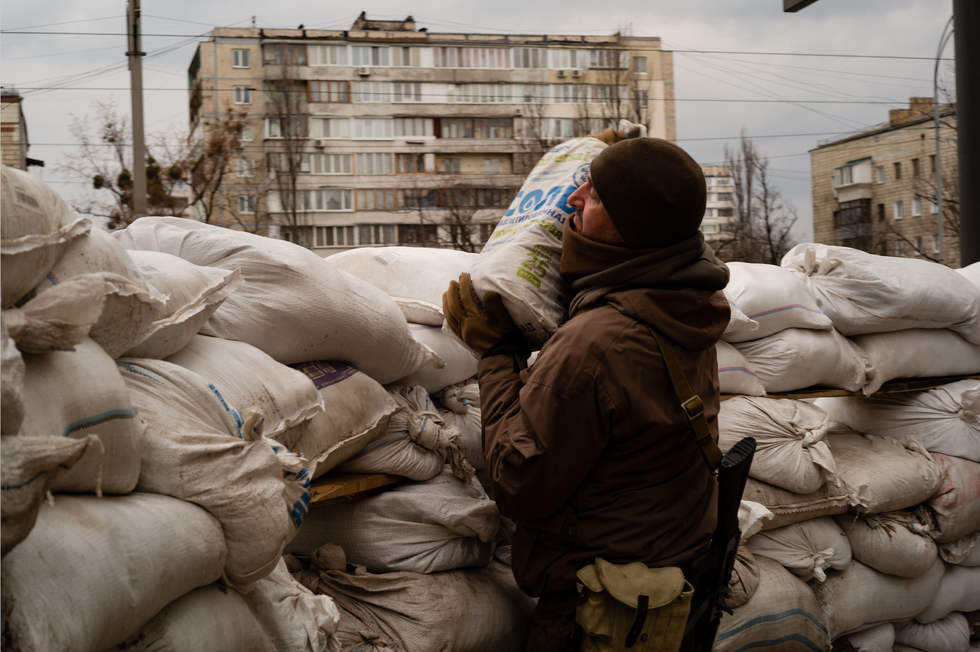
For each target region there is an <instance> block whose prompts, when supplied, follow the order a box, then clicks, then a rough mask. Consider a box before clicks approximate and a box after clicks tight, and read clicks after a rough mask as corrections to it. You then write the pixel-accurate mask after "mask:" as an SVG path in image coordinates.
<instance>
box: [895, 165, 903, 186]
mask: <svg viewBox="0 0 980 652" xmlns="http://www.w3.org/2000/svg"><path fill="white" fill-rule="evenodd" d="M901 179H902V163H901V161H899V162H897V163H895V181H901Z"/></svg>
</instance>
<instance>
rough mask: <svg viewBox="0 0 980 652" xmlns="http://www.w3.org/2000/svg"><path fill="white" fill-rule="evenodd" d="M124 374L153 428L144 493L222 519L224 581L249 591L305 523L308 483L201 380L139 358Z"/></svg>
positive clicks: (124, 365) (128, 362)
mask: <svg viewBox="0 0 980 652" xmlns="http://www.w3.org/2000/svg"><path fill="white" fill-rule="evenodd" d="M120 369H121V371H122V375H123V378H124V379H125V381H126V385H127V387H128V388H129V391H130V395H131V396H132V400H133V405H135V406H136V407H137V408H138V409H139V411H140V414H141V415H142V416H143V418H144V419H145V420H146V422H147V437H146V450H145V452H144V456H143V471H142V473H141V474H140V479H139V485H138V488H139V490H140V491H148V492H151V493H158V494H163V495H167V496H173V497H175V498H179V499H181V500H186V501H188V502H192V503H195V504H196V505H200V506H201V507H203V508H204V509H206V510H207V511H208V512H210V513H211V514H212V515H213V516H214V517H215V518H216V519H218V521H219V522H220V523H221V527H222V530H223V531H224V536H225V545H226V546H227V550H228V559H227V563H226V565H225V572H224V576H223V577H222V579H223V580H224V581H225V582H226V583H228V584H229V585H231V586H233V587H235V588H240V589H242V590H248V589H249V588H251V587H250V585H251V584H252V583H254V582H256V581H258V580H260V579H262V578H263V577H265V576H266V575H268V574H269V573H270V572H272V569H273V568H275V566H276V563H278V561H279V558H280V556H281V555H282V550H283V548H284V547H285V545H286V542H287V541H288V540H289V539H290V538H292V537H293V536H294V534H295V532H296V530H297V528H299V526H300V524H301V523H302V521H303V517H304V516H305V513H306V509H307V507H308V505H309V491H308V489H305V488H304V484H308V482H309V478H308V477H306V478H303V477H298V475H295V474H293V473H292V472H291V470H289V469H287V468H285V465H284V464H283V463H282V462H281V461H280V457H279V456H278V455H277V454H276V452H275V451H274V450H273V446H272V445H270V443H269V442H271V441H272V440H268V439H266V438H264V437H262V436H261V432H258V433H257V432H255V430H254V429H253V428H252V427H251V426H252V425H254V424H255V423H256V421H251V422H250V423H245V421H244V419H243V416H242V415H241V414H239V413H238V412H237V411H236V410H234V409H233V408H232V407H230V406H229V405H228V403H227V401H226V400H225V399H224V398H223V397H222V395H221V391H220V388H218V387H216V386H215V385H214V384H213V383H210V382H209V381H207V380H205V379H204V378H202V377H201V376H199V375H197V374H195V373H193V372H191V371H188V370H187V369H184V368H183V367H178V366H177V365H174V364H171V363H169V362H164V361H163V360H148V359H141V358H123V359H122V360H120ZM177 424H179V427H175V425H177ZM297 490H298V492H299V497H298V498H296V497H295V496H296V491H297Z"/></svg>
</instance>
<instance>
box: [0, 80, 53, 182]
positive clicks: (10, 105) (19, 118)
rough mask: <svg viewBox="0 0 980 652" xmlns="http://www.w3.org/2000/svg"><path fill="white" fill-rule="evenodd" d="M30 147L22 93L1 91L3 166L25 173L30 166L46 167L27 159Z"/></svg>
mask: <svg viewBox="0 0 980 652" xmlns="http://www.w3.org/2000/svg"><path fill="white" fill-rule="evenodd" d="M29 147H30V143H29V142H28V140H27V120H26V119H25V118H24V111H23V105H22V104H21V97H20V93H18V92H17V91H15V90H12V89H8V88H5V89H3V90H0V152H2V155H3V164H4V165H9V166H10V167H13V168H17V169H19V170H25V171H26V170H27V166H28V165H44V164H43V163H42V162H41V161H35V160H34V159H31V158H28V157H27V150H28V148H29Z"/></svg>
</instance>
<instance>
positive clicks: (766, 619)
mask: <svg viewBox="0 0 980 652" xmlns="http://www.w3.org/2000/svg"><path fill="white" fill-rule="evenodd" d="M791 616H803V617H805V618H809V619H810V620H811V621H813V624H814V625H816V626H817V627H819V628H820V631H822V632H823V633H825V634H829V632H828V631H827V628H826V627H824V624H823V623H821V622H820V621H819V620H818V619H817V618H816V617H815V616H814V615H813V614H811V613H810V612H808V611H804V610H803V609H790V610H789V611H783V612H781V613H778V614H769V615H767V616H759V617H758V618H753V619H752V620H750V621H748V622H747V623H742V624H741V625H739V626H738V627H736V628H735V629H730V630H728V631H727V632H722V633H721V634H719V635H718V640H719V641H723V640H725V639H726V638H729V637H731V636H735V635H736V634H741V633H742V632H744V631H745V630H747V629H749V628H750V627H755V626H756V625H761V624H762V623H771V622H775V621H777V620H783V619H784V618H790V617H791Z"/></svg>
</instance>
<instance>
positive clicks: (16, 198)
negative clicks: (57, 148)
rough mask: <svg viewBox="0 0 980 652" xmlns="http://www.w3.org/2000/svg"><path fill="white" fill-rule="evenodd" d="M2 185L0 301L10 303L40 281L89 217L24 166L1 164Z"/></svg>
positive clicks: (84, 229) (83, 229)
mask: <svg viewBox="0 0 980 652" xmlns="http://www.w3.org/2000/svg"><path fill="white" fill-rule="evenodd" d="M0 186H2V190H0V278H2V279H3V280H2V283H0V286H2V288H0V306H2V307H3V308H9V307H10V306H12V305H13V304H15V303H16V302H18V301H20V300H21V298H23V296H24V295H25V294H27V293H28V292H30V290H31V289H32V288H33V287H34V286H36V285H37V284H38V283H40V282H41V279H43V278H44V275H45V274H47V273H48V272H50V271H51V268H52V267H54V266H55V264H56V263H57V262H58V260H59V259H60V258H61V256H62V255H64V253H65V250H66V249H67V248H68V245H69V243H71V241H72V240H74V239H75V238H77V237H78V236H81V235H84V234H86V233H88V232H89V230H90V229H91V228H92V222H91V221H90V220H89V219H88V218H87V217H82V216H80V215H77V214H76V213H75V211H74V210H72V208H71V206H69V205H68V203H67V202H65V200H63V199H62V198H61V197H59V196H58V193H56V192H55V191H54V190H53V189H52V188H51V187H50V186H48V185H47V184H46V183H44V182H43V181H41V180H40V179H38V178H37V177H35V176H33V175H31V174H28V173H27V172H22V171H21V170H17V169H14V168H12V167H8V166H6V165H4V166H2V168H0Z"/></svg>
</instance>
